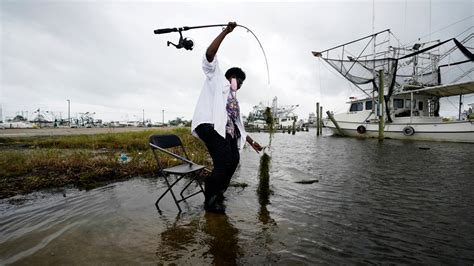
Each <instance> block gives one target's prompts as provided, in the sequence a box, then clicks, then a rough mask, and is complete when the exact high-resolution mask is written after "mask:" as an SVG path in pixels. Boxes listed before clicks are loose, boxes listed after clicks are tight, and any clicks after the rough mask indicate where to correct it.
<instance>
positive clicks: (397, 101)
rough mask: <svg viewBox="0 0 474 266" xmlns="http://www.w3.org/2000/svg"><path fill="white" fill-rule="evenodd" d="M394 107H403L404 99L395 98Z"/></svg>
mask: <svg viewBox="0 0 474 266" xmlns="http://www.w3.org/2000/svg"><path fill="white" fill-rule="evenodd" d="M393 108H394V109H399V108H403V99H393Z"/></svg>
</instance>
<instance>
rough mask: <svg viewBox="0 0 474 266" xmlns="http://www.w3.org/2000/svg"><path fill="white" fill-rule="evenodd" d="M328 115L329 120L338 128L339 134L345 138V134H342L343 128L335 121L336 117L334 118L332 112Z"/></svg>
mask: <svg viewBox="0 0 474 266" xmlns="http://www.w3.org/2000/svg"><path fill="white" fill-rule="evenodd" d="M326 114H327V115H328V117H329V119H330V120H331V121H332V123H333V124H334V125H335V126H336V129H337V131H339V134H340V135H341V136H344V132H342V130H341V128H340V127H339V125H338V124H337V121H336V119H334V117H333V116H332V114H331V112H329V111H327V112H326Z"/></svg>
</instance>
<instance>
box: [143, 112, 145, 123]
mask: <svg viewBox="0 0 474 266" xmlns="http://www.w3.org/2000/svg"><path fill="white" fill-rule="evenodd" d="M143 125H145V109H143Z"/></svg>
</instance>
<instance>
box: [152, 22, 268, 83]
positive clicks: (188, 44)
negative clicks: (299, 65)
mask: <svg viewBox="0 0 474 266" xmlns="http://www.w3.org/2000/svg"><path fill="white" fill-rule="evenodd" d="M226 26H227V24H214V25H202V26H192V27H188V26H183V27H181V28H165V29H156V30H154V31H153V32H154V33H155V34H166V33H171V32H178V33H179V40H178V43H177V44H174V43H172V42H170V41H168V42H167V43H166V45H167V46H170V45H172V46H174V47H175V48H176V49H181V48H184V49H186V50H192V49H193V48H194V42H193V40H191V39H188V38H183V34H182V32H183V31H188V30H194V29H203V28H213V27H226ZM237 27H241V28H244V29H246V30H247V32H250V33H251V34H252V35H253V37H255V39H256V40H257V42H258V44H259V45H260V48H261V49H262V52H263V57H264V58H265V64H266V66H267V78H268V84H270V70H269V68H268V60H267V55H266V54H265V50H264V49H263V46H262V43H261V42H260V40H259V39H258V38H257V35H255V33H253V31H252V30H250V29H249V28H247V27H246V26H243V25H237Z"/></svg>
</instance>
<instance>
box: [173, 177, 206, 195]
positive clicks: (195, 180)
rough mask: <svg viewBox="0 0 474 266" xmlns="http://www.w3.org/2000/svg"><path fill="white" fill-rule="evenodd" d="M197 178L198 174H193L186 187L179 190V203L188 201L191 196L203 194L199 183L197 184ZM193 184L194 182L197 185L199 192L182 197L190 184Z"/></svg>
mask: <svg viewBox="0 0 474 266" xmlns="http://www.w3.org/2000/svg"><path fill="white" fill-rule="evenodd" d="M198 178H199V173H194V174H193V177H192V178H191V181H189V183H188V184H186V186H185V187H184V188H183V189H182V190H181V192H180V193H179V194H180V195H181V199H180V200H179V201H184V200H186V199H189V198H190V197H192V196H194V195H197V194H199V193H201V192H202V193H204V189H203V188H202V185H201V183H200V182H199V180H198ZM193 182H196V183H197V184H198V185H199V187H200V188H201V189H200V190H199V191H197V192H194V193H192V194H190V195H188V196H186V197H184V195H183V193H184V191H185V190H186V189H187V188H188V187H189V186H190V185H191V183H193Z"/></svg>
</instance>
